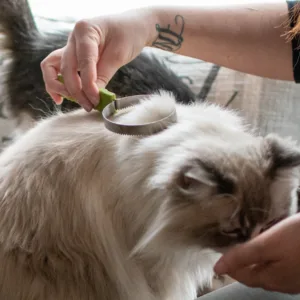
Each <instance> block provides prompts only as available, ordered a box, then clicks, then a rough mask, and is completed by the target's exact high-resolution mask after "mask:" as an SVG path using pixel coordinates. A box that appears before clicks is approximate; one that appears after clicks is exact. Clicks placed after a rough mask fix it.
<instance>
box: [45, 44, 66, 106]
mask: <svg viewBox="0 0 300 300" xmlns="http://www.w3.org/2000/svg"><path fill="white" fill-rule="evenodd" d="M61 54H62V49H58V50H56V51H53V52H52V53H51V54H50V55H49V56H48V57H46V58H45V59H44V60H43V61H42V62H41V69H42V76H43V80H44V82H45V88H46V91H47V93H48V94H49V95H50V96H51V98H52V99H53V100H54V101H55V102H56V103H58V104H59V103H61V101H62V100H61V98H62V97H61V96H60V95H64V96H68V92H67V91H66V89H65V86H64V85H63V84H62V83H61V82H59V81H58V80H57V76H58V73H59V71H58V70H59V68H60V60H61V59H60V58H61Z"/></svg>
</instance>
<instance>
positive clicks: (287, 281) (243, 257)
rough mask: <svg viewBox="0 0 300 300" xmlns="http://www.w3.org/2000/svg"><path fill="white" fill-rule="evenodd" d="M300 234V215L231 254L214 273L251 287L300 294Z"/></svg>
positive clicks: (242, 245) (288, 219)
mask: <svg viewBox="0 0 300 300" xmlns="http://www.w3.org/2000/svg"><path fill="white" fill-rule="evenodd" d="M299 231H300V215H299V214H297V215H295V216H291V217H288V218H287V219H285V220H283V221H281V222H279V223H278V224H276V225H274V226H273V227H271V228H270V229H268V230H267V231H265V232H263V233H262V234H260V235H259V236H257V237H255V238H253V239H252V240H250V241H249V242H246V243H244V244H241V245H238V246H236V247H234V248H232V249H231V250H229V251H228V252H227V253H225V254H224V255H223V256H222V257H221V258H220V259H219V261H218V262H217V264H216V265H215V268H214V270H215V272H216V273H217V274H219V275H222V274H227V275H229V276H230V277H232V278H233V279H235V280H237V281H239V282H241V283H243V284H245V285H247V286H249V287H259V288H263V289H265V290H270V291H276V292H282V293H289V294H297V293H300V255H299V253H300V234H299Z"/></svg>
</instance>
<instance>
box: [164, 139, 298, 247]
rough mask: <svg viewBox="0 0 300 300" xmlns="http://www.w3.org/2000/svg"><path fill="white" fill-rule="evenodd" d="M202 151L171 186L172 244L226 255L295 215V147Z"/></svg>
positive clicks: (190, 156)
mask: <svg viewBox="0 0 300 300" xmlns="http://www.w3.org/2000/svg"><path fill="white" fill-rule="evenodd" d="M198 146H199V149H198V151H195V148H194V149H193V150H191V152H190V153H187V155H186V158H185V159H183V161H184V162H183V163H182V164H181V166H180V167H178V168H177V171H176V172H174V174H173V177H172V180H171V181H170V182H169V183H168V184H167V186H166V189H167V190H168V193H169V194H170V195H171V196H170V199H169V202H168V210H169V217H170V218H169V222H168V225H167V226H166V227H165V229H164V234H166V235H167V236H168V238H169V239H170V240H173V241H175V242H176V241H180V243H181V244H184V245H186V244H190V245H197V244H199V245H201V246H203V247H209V248H213V249H216V250H218V251H223V250H225V249H227V248H228V247H230V246H232V245H235V244H237V243H242V242H245V241H247V240H249V239H250V238H252V237H253V236H254V235H257V234H259V233H260V232H262V231H264V230H266V229H268V228H269V227H270V226H272V225H273V224H275V223H276V222H278V221H279V220H281V219H283V218H285V217H287V216H289V215H291V214H293V213H295V212H296V210H297V199H296V198H297V197H296V190H297V186H298V170H297V168H296V167H297V166H298V165H299V164H300V151H299V149H298V148H296V147H295V146H294V145H292V144H290V143H289V142H287V141H285V140H282V139H280V138H278V137H275V136H268V137H266V138H264V139H255V141H253V140H252V141H251V142H249V143H245V144H244V145H243V144H241V146H236V147H231V148H232V149H230V147H228V144H227V146H226V147H224V148H223V147H222V145H218V147H216V148H215V149H214V146H212V147H211V148H209V147H204V146H203V141H202V144H201V143H199V145H198ZM185 151H186V150H185ZM182 155H183V154H182Z"/></svg>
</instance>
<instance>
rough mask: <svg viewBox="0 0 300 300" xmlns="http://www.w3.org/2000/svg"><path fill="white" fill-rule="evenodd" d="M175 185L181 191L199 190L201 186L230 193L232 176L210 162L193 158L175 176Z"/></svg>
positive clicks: (231, 191) (232, 185)
mask: <svg viewBox="0 0 300 300" xmlns="http://www.w3.org/2000/svg"><path fill="white" fill-rule="evenodd" d="M177 186H178V187H179V188H180V190H181V191H185V192H190V193H194V192H199V190H201V189H203V188H206V189H207V188H210V189H214V190H215V192H216V193H222V194H229V193H230V194H231V193H233V190H234V182H233V180H232V178H229V177H228V176H227V175H225V174H222V172H221V171H220V170H219V169H218V168H217V166H215V165H214V164H212V163H208V162H202V161H199V160H193V161H192V162H190V164H189V165H186V166H185V167H183V168H182V169H181V171H180V173H179V176H178V177H177Z"/></svg>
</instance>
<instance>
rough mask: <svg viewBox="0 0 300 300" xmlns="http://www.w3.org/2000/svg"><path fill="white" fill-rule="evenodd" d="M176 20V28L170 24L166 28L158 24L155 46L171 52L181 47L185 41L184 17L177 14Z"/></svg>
mask: <svg viewBox="0 0 300 300" xmlns="http://www.w3.org/2000/svg"><path fill="white" fill-rule="evenodd" d="M174 20H175V27H176V28H175V29H174V30H172V29H171V25H170V24H168V26H167V27H166V28H162V27H160V25H159V24H156V31H157V32H158V36H157V38H156V40H155V41H154V42H153V44H152V46H153V47H156V48H160V49H162V50H166V51H170V52H175V51H177V50H179V49H180V47H181V45H182V42H183V37H182V34H183V31H184V24H185V23H184V18H183V17H182V16H180V15H176V16H175V19H174ZM176 31H177V32H176Z"/></svg>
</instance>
